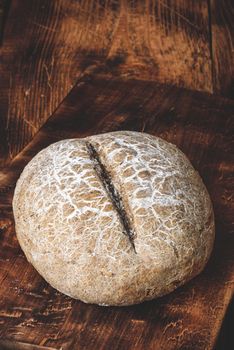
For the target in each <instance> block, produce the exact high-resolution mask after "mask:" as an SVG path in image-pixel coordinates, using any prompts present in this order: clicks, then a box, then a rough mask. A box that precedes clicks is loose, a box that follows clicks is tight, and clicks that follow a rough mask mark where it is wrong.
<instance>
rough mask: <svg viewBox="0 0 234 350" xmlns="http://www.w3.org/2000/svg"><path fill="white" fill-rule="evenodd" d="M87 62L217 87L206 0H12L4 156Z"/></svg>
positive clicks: (2, 101)
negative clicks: (213, 73)
mask: <svg viewBox="0 0 234 350" xmlns="http://www.w3.org/2000/svg"><path fill="white" fill-rule="evenodd" d="M87 69H98V70H102V71H106V72H111V74H112V75H113V76H123V77H130V78H133V77H135V78H138V79H147V80H157V81H160V82H163V83H170V84H173V85H178V86H184V87H187V88H190V89H197V90H205V91H212V89H213V88H212V75H211V59H210V47H209V19H208V5H207V1H206V0H197V1H192V0H176V1H173V2H172V1H169V0H157V1H156V0H148V1H142V0H132V1H127V0H121V1H116V0H104V1H102V0H98V1H93V0H79V1H77V0H71V1H69V2H67V1H65V0H54V1H46V0H32V1H27V0H20V1H19V0H12V2H11V8H10V14H9V18H8V21H7V25H6V28H5V31H4V40H3V46H2V48H1V62H0V72H1V82H0V89H1V94H0V108H1V110H0V116H1V127H0V130H1V131H0V137H1V140H2V142H1V150H0V160H2V161H3V160H5V161H10V160H11V159H13V158H14V157H15V156H16V155H17V154H18V153H19V152H20V150H22V148H23V147H24V146H25V145H27V143H28V142H29V141H30V140H31V139H32V137H33V136H34V135H35V133H36V132H37V130H38V129H39V128H40V126H41V125H43V123H44V122H45V121H46V120H47V119H48V117H49V116H50V115H51V114H52V112H53V111H54V110H55V109H56V108H57V106H58V105H59V103H60V102H61V101H62V100H63V98H64V97H65V96H66V95H67V93H68V92H69V91H70V89H71V88H72V87H73V86H74V84H75V82H77V79H78V78H80V76H81V74H82V73H83V72H84V71H87Z"/></svg>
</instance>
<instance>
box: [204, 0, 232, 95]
mask: <svg viewBox="0 0 234 350" xmlns="http://www.w3.org/2000/svg"><path fill="white" fill-rule="evenodd" d="M210 16H211V35H212V60H213V86H214V91H215V92H216V93H219V94H221V95H223V96H227V97H230V98H234V3H233V1H232V0H210Z"/></svg>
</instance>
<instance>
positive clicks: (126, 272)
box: [13, 131, 214, 305]
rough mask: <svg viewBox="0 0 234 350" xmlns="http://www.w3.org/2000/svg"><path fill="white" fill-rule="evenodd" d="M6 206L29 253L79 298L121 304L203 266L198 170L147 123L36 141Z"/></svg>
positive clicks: (204, 215) (203, 206) (207, 226)
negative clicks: (143, 128)
mask: <svg viewBox="0 0 234 350" xmlns="http://www.w3.org/2000/svg"><path fill="white" fill-rule="evenodd" d="M87 145H91V146H92V149H93V150H95V152H96V153H97V155H98V161H99V163H100V164H101V165H100V164H99V167H100V166H101V168H100V169H101V170H102V171H103V172H105V173H106V175H105V176H106V177H107V179H108V180H107V182H108V181H109V182H111V185H107V184H105V183H104V182H103V180H102V179H101V177H100V173H98V171H97V161H96V164H95V159H94V158H95V157H94V154H93V157H92V156H91V154H90V152H91V149H90V147H89V148H88V147H87ZM102 166H103V168H102ZM103 174H104V173H103ZM108 186H109V187H108ZM111 186H112V187H111ZM111 192H112V194H111ZM113 193H115V195H116V198H113ZM114 197H115V196H114ZM114 199H116V201H117V202H115V200H114ZM118 206H119V209H118ZM13 212H14V217H15V224H16V233H17V237H18V240H19V243H20V245H21V247H22V249H23V251H24V253H25V255H26V257H27V259H28V261H29V262H31V263H32V265H33V266H34V267H35V268H36V270H37V271H38V272H39V273H40V274H41V275H42V276H43V277H44V278H45V279H46V281H47V282H48V283H50V284H51V285H52V286H53V287H54V288H56V289H58V290H59V291H61V292H62V293H64V294H67V295H69V296H71V297H73V298H77V299H80V300H82V301H84V302H86V303H96V304H100V305H130V304H135V303H140V302H142V301H144V300H150V299H153V298H155V297H157V296H161V295H164V294H167V293H169V292H171V291H173V290H174V289H175V288H177V287H178V286H180V285H182V284H184V283H185V282H186V281H188V280H190V279H191V278H193V277H194V276H196V275H197V274H199V273H200V272H201V271H202V269H203V268H204V266H205V264H206V262H207V260H208V259H209V256H210V254H211V251H212V247H213V242H214V215H213V209H212V204H211V201H210V198H209V195H208V192H207V190H206V188H205V186H204V184H203V182H202V180H201V178H200V176H199V174H198V173H197V172H196V171H195V170H194V168H193V167H192V165H191V163H190V162H189V160H188V159H187V158H186V156H185V155H184V154H183V153H182V152H181V151H180V150H179V149H178V148H177V147H176V146H174V145H172V144H170V143H168V142H166V141H164V140H162V139H160V138H158V137H155V136H152V135H149V134H146V133H139V132H132V131H117V132H110V133H106V134H100V135H95V136H91V137H86V138H83V139H68V140H63V141H59V142H57V143H54V144H52V145H50V146H49V147H47V148H45V149H43V150H42V151H41V152H39V153H38V154H37V155H36V156H35V157H34V158H33V159H32V160H31V161H30V162H29V163H28V165H27V166H26V167H25V169H24V171H23V172H22V174H21V176H20V178H19V180H18V182H17V185H16V189H15V193H14V198H13ZM121 215H123V217H122V218H121ZM124 217H125V219H126V220H127V222H128V226H126V225H124V220H123V218H124Z"/></svg>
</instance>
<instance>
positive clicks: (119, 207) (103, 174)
mask: <svg viewBox="0 0 234 350" xmlns="http://www.w3.org/2000/svg"><path fill="white" fill-rule="evenodd" d="M87 148H88V152H89V155H90V159H91V160H93V162H94V169H95V171H96V172H97V174H98V177H99V179H100V180H101V182H102V183H103V186H104V188H105V189H106V192H107V194H108V195H109V197H110V199H111V201H112V203H113V206H114V208H115V210H116V211H117V213H118V215H119V219H120V222H121V224H122V226H123V233H124V234H125V235H126V236H128V239H129V241H130V243H131V245H132V247H133V249H134V252H135V253H136V248H135V244H134V236H135V234H134V231H133V228H132V227H131V223H130V220H129V218H128V214H127V211H126V210H125V208H124V204H123V201H122V198H121V195H120V194H119V192H118V191H117V189H116V188H115V186H114V184H113V180H112V179H111V176H110V174H109V173H108V171H107V169H106V168H105V165H104V164H103V163H102V162H101V160H100V157H99V155H98V152H97V150H96V149H95V147H94V146H93V145H92V143H91V142H87Z"/></svg>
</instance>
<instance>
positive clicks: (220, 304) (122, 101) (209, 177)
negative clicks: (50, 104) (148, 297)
mask: <svg viewBox="0 0 234 350" xmlns="http://www.w3.org/2000/svg"><path fill="white" fill-rule="evenodd" d="M233 116H234V102H233V101H229V100H227V99H222V98H217V97H216V96H211V95H209V94H205V93H199V92H192V91H188V90H185V89H177V88H175V87H169V86H162V85H159V84H157V83H155V82H145V81H137V80H126V81H124V80H123V79H117V78H116V79H108V80H107V79H104V78H101V77H100V78H95V77H94V76H93V77H92V76H87V77H84V78H83V79H81V80H80V81H79V83H78V84H77V86H76V87H75V88H74V89H73V90H72V91H71V93H70V94H69V95H68V96H67V98H66V99H65V100H64V102H63V103H62V104H61V105H60V107H59V108H58V110H57V111H56V112H55V114H54V115H53V117H52V118H50V119H49V120H48V121H47V123H46V124H45V125H44V126H43V127H42V129H41V130H40V131H39V132H38V133H37V135H36V136H35V137H34V139H33V141H32V142H31V143H30V144H29V145H28V146H27V147H26V148H25V150H24V151H23V152H21V153H20V154H19V155H18V157H16V158H15V159H14V161H13V162H12V164H11V165H10V167H8V168H5V169H3V170H2V171H1V173H0V203H1V205H0V215H1V221H0V223H1V226H0V227H1V234H0V246H1V249H0V283H1V289H0V324H1V327H0V340H1V341H3V340H4V341H6V340H8V341H9V342H12V341H14V342H19V344H20V343H27V344H35V345H37V346H44V347H48V348H52V349H61V348H62V349H63V350H64V349H65V350H67V349H69V350H70V349H94V348H96V349H109V348H112V349H116V350H117V349H124V350H125V349H152V350H157V349H160V350H161V349H162V350H163V349H165V350H172V349H173V350H176V349H193V350H198V349H199V350H204V349H210V350H211V349H213V347H214V344H215V342H216V338H217V335H218V332H219V329H220V327H221V324H222V320H223V318H224V315H225V312H226V309H227V307H228V305H229V302H230V300H231V298H232V295H233V292H234V239H233V237H234V236H233V228H234V226H233V209H234V198H233V189H234V179H233V170H234V169H233V143H232V134H233V130H234V125H233V123H234V118H233ZM113 130H138V131H145V132H149V133H151V134H154V135H157V136H161V137H163V138H165V139H166V140H168V141H170V142H173V143H175V144H176V145H177V146H179V147H180V148H181V149H182V150H183V151H184V152H185V154H187V156H188V157H189V159H190V160H191V162H192V163H193V165H194V166H195V168H196V169H197V170H198V171H199V172H200V174H201V176H202V178H203V180H204V182H205V184H206V186H207V188H208V190H209V193H210V195H211V198H212V201H213V204H214V211H215V217H216V242H215V248H214V252H213V254H212V257H211V259H210V261H209V263H208V265H207V267H206V268H205V270H204V271H203V272H202V273H201V274H200V275H199V276H198V277H196V278H195V279H193V280H192V281H191V282H189V283H187V284H186V285H185V286H183V287H181V288H179V289H178V290H176V291H175V292H173V293H171V294H170V295H168V296H165V297H163V298H159V299H156V300H153V301H150V302H146V303H143V304H141V305H135V306H130V307H120V308H117V307H100V306H96V305H87V304H84V303H82V302H79V301H75V300H73V299H71V298H69V297H67V296H65V295H62V294H61V293H59V292H57V291H55V290H54V289H53V288H51V287H50V286H49V285H48V284H47V283H46V282H45V281H44V280H43V279H42V278H41V277H40V276H39V275H38V273H37V272H36V271H35V270H34V269H33V267H32V266H31V265H30V264H29V263H27V261H26V259H25V257H24V255H23V253H22V251H21V249H20V247H19V245H18V242H17V239H16V236H15V232H14V222H13V217H12V209H11V200H12V195H13V189H14V186H15V182H16V179H17V178H18V176H19V173H20V172H21V171H22V169H23V167H24V166H25V164H27V162H28V161H29V160H30V159H31V158H32V157H33V156H34V155H35V154H36V153H37V152H38V151H39V150H40V149H42V148H44V147H46V146H47V145H49V144H51V143H52V142H55V141H58V140H60V139H63V138H73V137H84V136H87V135H91V134H97V133H101V132H108V131H113ZM0 344H1V343H0ZM29 349H30V347H29ZM32 349H33V348H32Z"/></svg>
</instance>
